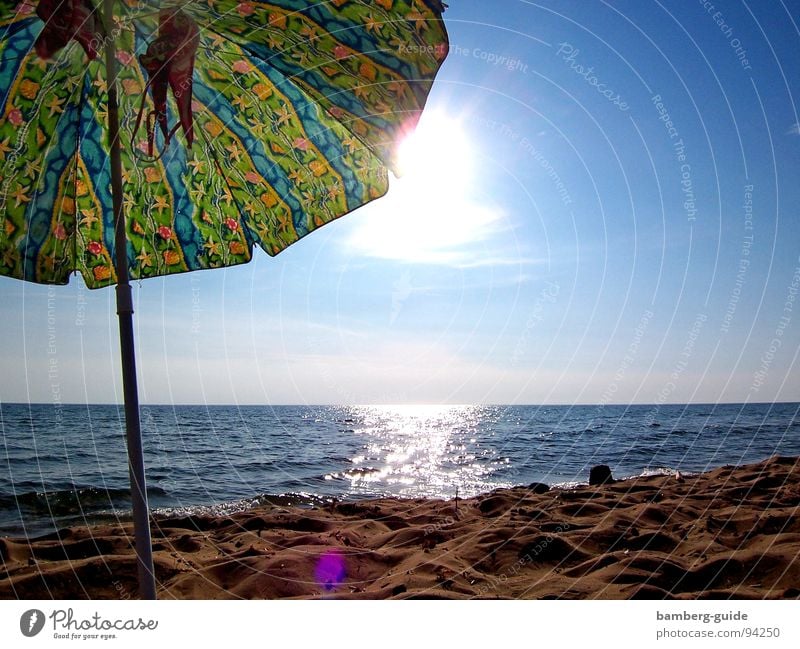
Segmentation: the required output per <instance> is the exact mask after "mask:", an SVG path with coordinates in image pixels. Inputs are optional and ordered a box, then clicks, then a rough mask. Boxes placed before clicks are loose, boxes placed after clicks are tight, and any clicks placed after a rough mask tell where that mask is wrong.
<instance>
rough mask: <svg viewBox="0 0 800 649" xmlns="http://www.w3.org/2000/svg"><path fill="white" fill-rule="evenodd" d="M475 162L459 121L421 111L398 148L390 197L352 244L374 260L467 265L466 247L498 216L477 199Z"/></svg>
mask: <svg viewBox="0 0 800 649" xmlns="http://www.w3.org/2000/svg"><path fill="white" fill-rule="evenodd" d="M477 158H478V156H477V154H476V152H475V149H474V146H473V144H472V142H471V141H470V139H469V137H468V136H467V131H466V129H465V128H464V125H463V124H462V123H461V122H460V120H459V119H458V118H456V117H452V116H450V115H448V114H447V113H445V112H442V111H439V112H436V111H428V110H426V112H425V113H424V114H423V117H422V119H421V120H420V122H419V124H418V125H417V128H416V131H415V132H414V133H413V134H411V135H410V136H408V137H407V138H406V139H405V140H404V141H403V142H401V143H400V145H399V147H398V151H397V160H398V165H397V166H398V169H397V172H398V177H397V178H395V179H392V183H391V187H390V189H389V194H388V195H387V197H386V198H384V199H381V200H380V201H378V203H379V205H377V206H376V207H375V208H374V211H371V212H370V214H369V217H368V218H367V219H366V220H365V222H364V223H363V224H361V226H360V227H359V228H358V230H357V231H356V232H354V233H353V236H352V238H351V243H352V244H354V246H355V247H356V248H358V249H359V251H361V252H362V253H365V254H368V255H370V256H374V257H382V258H388V259H396V260H402V261H408V262H428V263H450V264H457V263H459V261H466V257H467V255H468V248H469V247H470V246H473V245H474V244H475V243H477V242H479V241H481V240H482V239H484V238H485V237H486V236H487V234H488V233H489V231H490V229H491V226H492V224H493V223H494V222H495V221H496V220H497V218H498V214H497V213H496V212H494V211H492V210H490V209H488V208H487V207H485V206H483V205H481V204H480V202H479V201H478V199H477V198H476V192H475V191H474V189H475V182H476V179H475V161H476V159H477Z"/></svg>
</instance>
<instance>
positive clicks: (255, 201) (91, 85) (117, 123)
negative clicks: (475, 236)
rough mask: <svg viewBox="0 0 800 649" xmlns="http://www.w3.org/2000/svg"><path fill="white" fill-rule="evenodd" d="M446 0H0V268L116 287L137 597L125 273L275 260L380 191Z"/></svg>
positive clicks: (139, 477) (414, 115) (422, 81)
mask: <svg viewBox="0 0 800 649" xmlns="http://www.w3.org/2000/svg"><path fill="white" fill-rule="evenodd" d="M443 9H444V6H443V5H442V3H441V2H439V1H438V0H372V1H369V2H368V1H366V0H328V1H323V2H317V1H313V0H274V1H273V2H271V3H262V2H249V1H245V2H236V1H235V0H203V2H200V1H191V0H184V1H174V0H173V1H169V0H168V1H166V2H158V1H156V0H125V1H124V2H117V1H116V0H103V10H102V12H101V11H98V9H97V7H96V6H95V5H94V2H93V0H39V1H38V2H35V1H34V0H22V2H20V3H12V2H9V0H0V97H2V102H3V105H2V112H1V113H0V170H1V171H0V215H2V218H3V224H2V228H0V274H3V275H7V276H9V277H16V278H19V279H23V280H28V281H33V282H38V283H45V284H65V283H67V282H68V280H69V275H70V273H72V272H74V271H75V272H80V273H81V274H82V276H83V279H84V281H85V282H86V284H87V286H89V287H90V288H99V287H103V286H108V285H110V284H115V283H116V284H117V313H118V315H119V326H120V350H121V356H122V373H123V392H124V398H125V420H126V438H127V444H128V458H129V463H130V474H131V496H132V501H133V519H134V530H135V534H136V553H137V564H138V569H139V582H140V592H141V594H142V597H147V598H151V597H155V592H156V588H155V578H154V570H153V560H152V547H151V541H150V528H149V521H148V508H147V496H146V493H147V492H146V486H145V474H144V462H143V455H142V446H141V431H140V425H139V407H138V393H137V387H136V369H135V360H134V359H135V355H134V340H133V320H132V314H133V304H132V299H131V291H130V285H129V283H128V280H129V278H131V277H132V278H135V279H143V278H147V277H155V276H159V275H167V274H171V273H180V272H186V271H191V270H200V269H205V268H218V267H222V266H231V265H235V264H240V263H245V262H247V261H249V260H250V258H251V256H252V254H253V246H254V244H258V245H259V246H260V247H261V248H263V249H264V250H265V251H266V252H267V253H269V254H271V255H275V254H277V253H278V252H280V251H281V250H283V249H284V248H286V247H287V246H289V245H291V244H292V243H293V242H295V241H297V240H298V239H300V238H301V237H303V236H305V235H306V234H308V233H309V232H311V231H312V230H314V229H316V228H318V227H320V226H322V225H324V224H325V223H328V222H329V221H332V220H333V219H335V218H338V217H339V216H342V215H343V214H346V213H347V212H349V211H352V210H353V209H355V208H357V207H359V206H361V205H363V204H364V203H366V202H368V201H370V200H372V199H374V198H378V197H379V196H381V195H383V194H384V193H385V192H386V190H387V188H388V179H387V168H390V169H391V168H393V165H394V160H393V157H394V151H395V149H396V145H397V143H398V141H399V140H400V139H401V138H402V137H403V136H404V135H406V134H407V133H408V132H410V131H411V130H413V128H414V126H415V125H416V122H417V120H418V118H419V115H420V113H421V111H422V109H423V106H424V104H425V100H426V98H427V95H428V92H429V91H430V87H431V84H432V81H433V77H434V76H435V74H436V72H437V70H438V68H439V66H440V64H441V63H442V61H443V60H444V58H445V56H446V55H447V50H448V46H447V34H446V32H445V29H444V26H443V23H442V20H441V13H442V11H443ZM101 55H102V56H101ZM103 59H104V61H103ZM123 249H124V254H117V253H118V251H120V250H123Z"/></svg>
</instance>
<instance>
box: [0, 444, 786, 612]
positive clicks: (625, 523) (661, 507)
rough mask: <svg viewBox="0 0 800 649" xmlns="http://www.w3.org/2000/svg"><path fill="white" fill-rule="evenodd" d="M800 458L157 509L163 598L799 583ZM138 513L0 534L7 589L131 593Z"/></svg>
mask: <svg viewBox="0 0 800 649" xmlns="http://www.w3.org/2000/svg"><path fill="white" fill-rule="evenodd" d="M799 509H800V458H786V457H773V458H770V459H769V460H765V461H763V462H760V463H758V464H750V465H745V466H740V467H723V468H719V469H716V470H714V471H711V472H708V473H704V474H702V475H698V476H691V477H681V478H678V479H676V477H675V476H650V477H644V478H635V479H630V480H624V481H617V482H614V483H613V484H608V485H603V486H598V487H588V486H584V487H579V488H576V489H571V490H561V489H548V488H547V487H546V486H545V485H531V486H530V487H516V488H513V489H503V490H498V491H494V492H491V493H487V494H483V495H480V496H477V497H475V498H470V499H464V500H459V501H458V502H457V503H456V502H455V501H452V500H451V501H442V500H421V499H418V500H404V499H395V498H385V499H376V500H364V501H356V502H339V503H334V504H332V505H330V506H328V507H324V508H317V509H301V508H293V507H265V508H260V509H258V510H252V511H249V512H245V513H241V514H236V515H232V516H229V517H221V518H213V517H201V516H192V517H186V518H172V519H154V521H153V542H154V550H155V565H156V573H157V581H158V594H159V597H160V598H163V599H170V598H179V599H215V598H301V599H310V598H323V597H324V598H343V599H357V598H358V599H364V598H367V599H383V598H397V599H404V598H433V599H440V598H548V599H552V598H565V599H595V598H600V599H622V598H657V599H662V598H664V599H672V598H677V599H697V598H753V599H761V598H770V599H773V598H791V599H797V598H798V597H800V516H799V515H798V514H800V511H798V510H799ZM131 539H132V529H131V526H130V525H128V524H125V525H102V526H95V527H75V528H69V529H66V530H62V531H61V532H59V533H58V534H51V535H48V536H46V537H41V538H39V539H36V540H33V541H32V542H30V543H29V542H27V541H25V540H24V539H12V538H2V539H0V558H2V562H3V566H2V573H0V597H3V598H7V599H11V598H25V599H32V598H42V599H47V598H66V599H70V598H87V597H88V598H109V599H117V598H134V597H136V579H135V576H136V566H135V560H134V555H133V549H132V546H131V543H132V540H131Z"/></svg>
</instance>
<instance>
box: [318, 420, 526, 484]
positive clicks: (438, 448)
mask: <svg viewBox="0 0 800 649" xmlns="http://www.w3.org/2000/svg"><path fill="white" fill-rule="evenodd" d="M345 410H346V421H348V422H349V425H350V426H352V427H353V431H354V432H355V433H356V435H358V436H360V437H363V440H364V441H363V445H362V447H361V448H360V449H359V452H358V453H357V454H355V455H354V456H353V457H352V458H351V467H350V468H349V469H348V470H346V471H344V472H343V473H340V474H332V475H330V476H328V477H329V479H344V480H349V481H350V489H349V491H350V493H351V494H360V493H361V494H373V493H375V492H386V493H393V494H400V495H403V496H408V497H414V496H418V497H438V498H452V497H454V496H455V495H456V489H458V495H459V496H464V497H469V496H472V495H475V494H478V493H481V492H485V491H488V490H491V489H496V488H498V487H507V486H510V483H507V482H504V481H501V480H498V479H497V476H495V475H494V474H495V473H496V472H497V471H498V470H499V469H501V468H503V467H505V466H506V463H507V458H504V457H501V456H499V455H498V454H497V450H496V449H494V448H492V447H491V446H490V445H488V444H487V442H489V441H490V439H491V437H492V436H493V434H492V433H489V434H488V435H487V432H486V429H487V418H490V417H492V415H493V414H494V413H493V411H492V409H489V408H485V407H483V406H474V405H467V406H455V405H386V406H352V407H348V408H346V409H345ZM479 429H480V430H481V431H482V432H481V435H480V440H481V441H480V442H479V441H478V435H477V432H478V431H479Z"/></svg>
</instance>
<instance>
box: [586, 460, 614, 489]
mask: <svg viewBox="0 0 800 649" xmlns="http://www.w3.org/2000/svg"><path fill="white" fill-rule="evenodd" d="M612 482H614V476H612V475H611V469H610V468H609V467H608V465H607V464H598V465H597V466H593V467H592V470H591V471H589V484H590V485H592V486H594V485H601V484H611V483H612Z"/></svg>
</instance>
